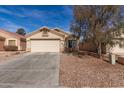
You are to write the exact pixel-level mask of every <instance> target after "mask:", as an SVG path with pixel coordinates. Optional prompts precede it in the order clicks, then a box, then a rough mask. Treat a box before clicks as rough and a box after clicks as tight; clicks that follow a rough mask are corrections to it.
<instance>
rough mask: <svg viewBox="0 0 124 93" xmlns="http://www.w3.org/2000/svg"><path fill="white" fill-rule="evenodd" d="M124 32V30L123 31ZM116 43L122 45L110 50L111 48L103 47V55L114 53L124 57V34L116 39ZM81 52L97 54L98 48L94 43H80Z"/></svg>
mask: <svg viewBox="0 0 124 93" xmlns="http://www.w3.org/2000/svg"><path fill="white" fill-rule="evenodd" d="M121 30H123V31H124V29H121ZM114 41H115V42H117V43H118V42H119V43H120V42H121V45H119V44H116V45H115V46H114V47H112V48H110V47H109V46H105V45H102V53H103V54H105V53H108V52H111V53H114V54H117V55H121V54H122V55H124V34H122V35H121V36H119V37H116V38H114ZM79 50H83V51H89V52H97V48H96V46H95V45H94V44H93V42H87V43H80V44H79Z"/></svg>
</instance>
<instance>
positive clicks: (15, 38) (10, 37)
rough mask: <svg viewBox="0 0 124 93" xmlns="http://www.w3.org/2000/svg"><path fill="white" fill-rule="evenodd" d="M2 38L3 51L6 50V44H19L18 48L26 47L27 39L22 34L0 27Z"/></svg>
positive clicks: (0, 36) (0, 42)
mask: <svg viewBox="0 0 124 93" xmlns="http://www.w3.org/2000/svg"><path fill="white" fill-rule="evenodd" d="M0 38H1V39H0V50H1V51H4V50H5V48H4V47H5V46H17V50H25V49H26V39H25V37H24V36H22V35H19V34H17V33H14V32H9V31H6V30H3V29H0Z"/></svg>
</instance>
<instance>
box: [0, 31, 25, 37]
mask: <svg viewBox="0 0 124 93" xmlns="http://www.w3.org/2000/svg"><path fill="white" fill-rule="evenodd" d="M0 32H3V33H6V34H9V35H12V36H14V37H16V38H25V36H23V35H20V34H17V33H15V32H9V31H6V30H3V29H0Z"/></svg>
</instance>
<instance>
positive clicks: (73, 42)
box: [26, 27, 78, 52]
mask: <svg viewBox="0 0 124 93" xmlns="http://www.w3.org/2000/svg"><path fill="white" fill-rule="evenodd" d="M26 39H27V49H26V50H27V51H31V52H63V51H64V50H65V49H66V48H73V47H77V45H78V42H77V39H75V38H72V35H71V34H69V33H67V32H64V31H62V30H61V29H59V28H55V29H49V28H48V27H42V28H40V29H38V30H36V31H34V32H31V33H29V34H27V35H26Z"/></svg>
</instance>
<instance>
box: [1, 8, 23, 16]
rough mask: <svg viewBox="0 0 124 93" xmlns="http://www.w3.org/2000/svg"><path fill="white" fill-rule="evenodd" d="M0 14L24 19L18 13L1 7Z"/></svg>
mask: <svg viewBox="0 0 124 93" xmlns="http://www.w3.org/2000/svg"><path fill="white" fill-rule="evenodd" d="M0 13H4V14H8V15H14V16H17V17H24V15H23V14H20V13H18V12H16V13H15V12H13V11H11V10H9V9H6V8H3V7H0Z"/></svg>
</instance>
